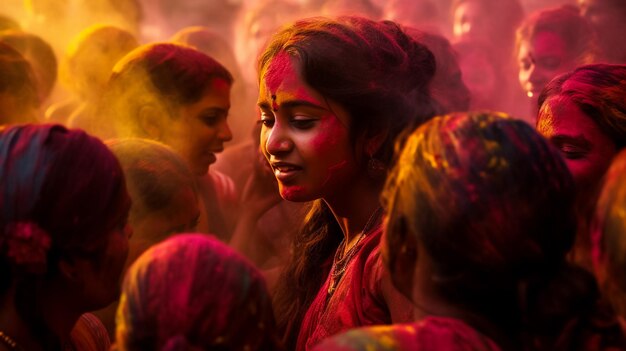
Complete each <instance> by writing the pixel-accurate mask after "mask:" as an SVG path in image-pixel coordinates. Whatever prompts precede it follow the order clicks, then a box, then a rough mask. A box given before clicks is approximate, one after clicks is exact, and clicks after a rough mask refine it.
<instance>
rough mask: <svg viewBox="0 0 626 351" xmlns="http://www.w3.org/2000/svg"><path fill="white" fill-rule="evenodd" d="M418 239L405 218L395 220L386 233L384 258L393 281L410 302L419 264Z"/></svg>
mask: <svg viewBox="0 0 626 351" xmlns="http://www.w3.org/2000/svg"><path fill="white" fill-rule="evenodd" d="M417 246H418V245H417V238H416V236H415V235H414V234H413V233H411V232H410V231H409V230H408V225H407V223H406V219H405V218H404V217H399V218H396V219H394V223H389V224H388V225H387V231H386V232H385V245H384V250H383V252H384V258H385V263H386V265H387V269H388V270H389V273H390V275H391V281H392V283H393V285H394V286H395V288H396V289H398V291H400V292H401V293H402V294H403V295H404V296H406V297H407V298H408V299H409V300H412V295H413V277H414V275H415V266H416V264H417V258H418V257H417V256H418V255H417V251H418V247H417Z"/></svg>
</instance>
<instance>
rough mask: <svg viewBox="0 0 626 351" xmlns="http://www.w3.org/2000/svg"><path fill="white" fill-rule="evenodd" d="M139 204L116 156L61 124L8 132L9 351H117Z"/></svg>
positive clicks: (3, 159) (4, 196) (4, 197)
mask: <svg viewBox="0 0 626 351" xmlns="http://www.w3.org/2000/svg"><path fill="white" fill-rule="evenodd" d="M129 208H130V198H129V196H128V193H127V192H126V186H125V182H124V175H123V173H122V169H121V168H120V164H119V163H118V161H117V159H116V158H115V156H114V155H113V154H112V153H111V152H110V151H109V150H108V149H107V147H106V146H105V145H104V144H102V142H101V141H100V140H98V139H96V138H94V137H91V136H89V135H87V134H85V133H84V132H82V131H78V130H67V129H65V128H64V127H61V126H58V125H56V126H54V125H42V126H34V125H22V126H16V127H11V128H7V129H4V130H1V131H0V277H1V279H0V281H1V282H2V283H0V300H1V303H2V309H0V332H1V333H0V349H1V350H61V349H65V350H108V348H109V340H108V336H107V335H106V331H104V330H103V327H102V325H101V324H100V323H99V322H97V319H95V317H93V316H91V315H84V313H86V312H88V311H93V310H96V309H99V308H102V307H104V306H106V305H108V304H109V303H111V302H112V301H113V300H114V299H116V298H117V296H118V294H119V289H120V276H121V273H122V269H123V267H124V263H125V261H126V256H127V254H128V238H129V236H130V234H131V233H130V229H129V227H128V225H127V218H128V212H129Z"/></svg>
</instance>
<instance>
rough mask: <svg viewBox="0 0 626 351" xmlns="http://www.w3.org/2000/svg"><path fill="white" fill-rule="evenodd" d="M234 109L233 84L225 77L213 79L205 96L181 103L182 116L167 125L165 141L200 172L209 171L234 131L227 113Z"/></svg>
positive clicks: (193, 169)
mask: <svg viewBox="0 0 626 351" xmlns="http://www.w3.org/2000/svg"><path fill="white" fill-rule="evenodd" d="M229 110H230V84H229V83H228V82H226V81H225V80H223V79H220V78H216V79H213V80H212V81H211V83H210V84H209V87H208V88H207V91H206V92H205V93H204V95H203V96H202V98H201V99H200V100H199V101H197V102H195V103H192V104H189V105H183V106H181V107H180V109H179V112H178V116H175V117H174V118H171V119H170V120H169V122H170V123H169V124H168V125H167V126H165V127H164V128H163V129H164V135H163V137H162V139H163V140H162V141H163V143H165V144H167V145H168V146H170V147H172V148H173V149H174V150H176V152H178V154H179V155H180V156H181V157H182V158H183V159H184V160H185V161H187V164H188V165H189V167H190V169H191V171H192V172H193V173H194V174H195V175H198V176H201V175H204V174H206V172H207V171H208V168H209V165H210V164H212V163H214V162H215V161H216V156H215V155H216V154H217V153H220V152H222V151H223V150H224V143H225V142H227V141H229V140H231V139H232V138H233V135H232V133H231V131H230V127H229V125H228V121H227V117H228V111H229Z"/></svg>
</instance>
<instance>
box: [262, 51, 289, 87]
mask: <svg viewBox="0 0 626 351" xmlns="http://www.w3.org/2000/svg"><path fill="white" fill-rule="evenodd" d="M291 63H292V62H291V57H290V56H289V55H288V54H287V53H285V52H281V53H279V54H278V55H276V56H274V58H273V59H272V60H271V61H270V63H269V64H268V66H267V69H266V71H265V73H264V74H263V80H264V81H265V85H266V86H267V88H268V89H269V91H270V92H271V93H272V94H275V93H276V91H277V90H278V87H280V85H281V83H282V82H283V80H284V79H285V77H288V76H293V75H296V72H295V71H294V69H293V65H292V64H291Z"/></svg>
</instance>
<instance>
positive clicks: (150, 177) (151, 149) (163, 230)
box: [107, 138, 199, 263]
mask: <svg viewBox="0 0 626 351" xmlns="http://www.w3.org/2000/svg"><path fill="white" fill-rule="evenodd" d="M107 146H108V147H109V148H110V149H111V151H112V152H113V153H114V154H115V156H116V157H117V158H118V160H119V161H120V164H121V166H122V169H123V170H124V174H125V176H126V183H127V186H128V192H129V194H130V196H131V199H132V201H133V207H132V208H131V211H130V217H129V223H130V224H131V226H132V227H133V237H132V239H131V255H130V257H129V262H131V263H132V261H134V259H135V258H137V257H138V256H139V255H140V254H141V253H142V252H143V251H144V250H145V249H146V248H147V247H148V246H150V245H152V244H154V243H157V242H159V241H161V240H164V239H166V238H167V237H168V236H170V235H172V234H175V233H183V232H191V231H194V230H195V229H196V228H195V225H196V224H197V220H198V215H199V210H198V189H197V187H196V184H195V178H194V176H193V174H192V173H191V171H190V170H189V167H188V166H187V164H186V163H185V161H184V160H183V159H182V158H181V157H180V156H179V155H178V154H176V152H175V151H174V150H172V149H171V148H170V147H168V146H167V145H164V144H161V143H159V142H155V141H152V140H147V139H135V138H129V139H112V140H109V141H107ZM133 243H136V245H133Z"/></svg>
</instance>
